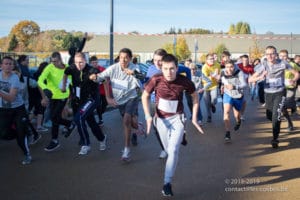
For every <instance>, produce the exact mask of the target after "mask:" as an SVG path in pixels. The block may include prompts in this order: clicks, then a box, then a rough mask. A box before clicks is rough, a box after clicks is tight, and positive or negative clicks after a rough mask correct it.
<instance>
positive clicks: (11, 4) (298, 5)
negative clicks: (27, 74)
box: [0, 0, 300, 37]
mask: <svg viewBox="0 0 300 200" xmlns="http://www.w3.org/2000/svg"><path fill="white" fill-rule="evenodd" d="M110 5H111V0H88V1H87V0H60V1H58V0H51V1H46V0H25V1H20V0H2V1H1V4H0V37H4V36H7V35H8V34H9V32H10V31H11V29H12V28H13V26H15V25H16V24H17V23H18V22H20V21H22V20H31V21H34V22H36V23H37V24H38V25H39V27H40V29H41V31H45V30H62V29H63V30H66V31H68V32H70V31H82V32H88V33H94V34H109V32H110V24H111V18H110V15H111V12H110V10H111V7H110ZM239 21H242V22H247V23H248V24H249V25H250V27H251V31H252V33H257V34H264V33H267V32H273V33H274V34H291V33H293V34H300V1H299V0H272V1H270V0H243V1H241V0H114V23H113V24H114V32H118V33H128V32H132V31H137V32H139V33H141V34H157V33H158V34H160V33H164V32H165V31H169V30H170V28H171V27H173V28H176V30H178V29H179V28H180V29H181V30H185V29H186V30H188V29H190V28H202V29H207V30H211V31H214V32H220V31H223V32H227V31H228V30H229V27H230V25H231V24H236V23H238V22H239Z"/></svg>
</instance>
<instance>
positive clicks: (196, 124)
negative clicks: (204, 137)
mask: <svg viewBox="0 0 300 200" xmlns="http://www.w3.org/2000/svg"><path fill="white" fill-rule="evenodd" d="M192 123H193V125H194V126H195V128H196V129H197V130H198V131H199V132H200V133H201V134H204V131H203V129H202V128H201V126H200V125H199V124H198V122H197V120H192Z"/></svg>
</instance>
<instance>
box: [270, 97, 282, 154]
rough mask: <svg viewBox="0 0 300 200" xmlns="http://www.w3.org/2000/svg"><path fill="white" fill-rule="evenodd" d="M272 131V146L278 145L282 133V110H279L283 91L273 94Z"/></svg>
mask: <svg viewBox="0 0 300 200" xmlns="http://www.w3.org/2000/svg"><path fill="white" fill-rule="evenodd" d="M272 103H273V104H272V106H273V110H272V133H273V140H272V146H273V148H277V147H278V136H279V133H280V125H281V121H280V120H279V119H280V118H279V115H280V112H279V111H278V110H279V108H280V104H281V103H282V93H275V94H273V101H272Z"/></svg>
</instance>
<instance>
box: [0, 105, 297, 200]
mask: <svg viewBox="0 0 300 200" xmlns="http://www.w3.org/2000/svg"><path fill="white" fill-rule="evenodd" d="M247 112H248V114H247V116H246V117H247V118H246V121H245V123H243V124H242V126H241V128H240V130H239V131H237V132H236V133H233V134H232V143H231V144H224V140H223V137H224V135H223V134H224V130H223V122H222V112H221V107H220V104H218V107H217V113H216V114H215V115H214V116H213V122H212V123H210V124H205V131H206V134H205V135H199V134H197V133H195V129H194V128H193V127H191V125H190V124H189V125H188V128H187V132H188V145H187V146H186V147H183V146H182V147H181V152H180V158H179V164H178V167H177V170H176V174H175V178H174V181H173V191H174V194H175V196H174V197H173V198H172V199H179V200H182V199H184V200H189V199H192V200H194V199H195V200H201V199H203V200H217V199H222V200H223V199H228V200H241V199H242V200H244V199H255V200H268V199H289V200H290V199H299V198H300V189H299V186H300V167H299V166H300V149H299V147H300V134H299V133H300V123H299V118H300V117H298V116H296V117H294V119H296V120H295V121H296V123H295V127H296V130H295V131H294V132H293V133H292V134H289V133H287V132H286V131H285V128H286V126H287V123H286V122H283V123H282V134H281V135H280V141H281V143H280V148H279V149H272V148H271V147H270V140H271V129H270V127H271V124H270V123H269V122H267V121H266V119H265V117H264V109H262V108H260V106H258V104H256V103H254V102H250V104H249V106H248V108H247ZM141 113H142V112H141ZM204 116H206V115H205V113H204ZM104 119H105V127H104V129H105V132H106V133H107V134H108V137H109V141H108V145H109V148H108V150H107V151H105V152H100V151H99V150H98V142H96V141H95V138H94V137H93V136H92V137H91V138H92V151H91V152H90V154H89V155H87V156H79V155H78V151H79V146H78V145H77V142H78V136H77V135H76V134H73V135H71V136H70V138H68V139H65V138H64V137H63V136H60V142H61V147H60V149H59V150H57V151H55V152H51V153H48V152H45V151H44V150H43V148H44V147H45V146H46V144H47V143H48V142H49V137H50V135H49V134H43V138H42V139H41V140H40V142H39V143H37V144H35V145H34V146H31V152H32V156H33V162H32V164H31V165H28V166H22V165H20V162H19V161H20V159H21V153H20V150H19V149H18V147H17V145H16V142H15V141H0V169H1V170H0V180H1V185H0V195H1V196H0V199H1V200H39V199H42V200H47V199H49V200H69V199H70V200H85V199H89V200H94V199H104V200H119V199H122V200H140V199H143V200H148V199H150V200H157V199H166V198H164V197H162V195H161V188H162V180H163V170H164V161H163V160H160V159H158V154H159V152H160V148H159V146H158V143H157V141H156V138H155V136H154V135H151V136H149V137H148V138H147V139H143V138H142V137H140V138H139V145H138V146H137V147H133V148H132V162H131V163H129V164H124V163H122V161H120V156H121V152H120V151H121V149H122V147H123V135H122V127H121V124H120V120H121V119H120V116H119V113H118V111H116V110H114V111H111V112H109V113H106V114H105V115H104ZM140 119H141V120H142V119H143V115H142V114H141V116H140Z"/></svg>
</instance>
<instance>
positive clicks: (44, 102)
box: [41, 97, 49, 107]
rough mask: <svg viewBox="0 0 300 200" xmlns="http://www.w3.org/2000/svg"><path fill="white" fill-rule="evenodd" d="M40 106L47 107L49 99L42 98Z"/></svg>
mask: <svg viewBox="0 0 300 200" xmlns="http://www.w3.org/2000/svg"><path fill="white" fill-rule="evenodd" d="M41 104H42V106H44V107H47V106H48V105H49V99H48V98H47V97H45V98H42V101H41Z"/></svg>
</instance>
